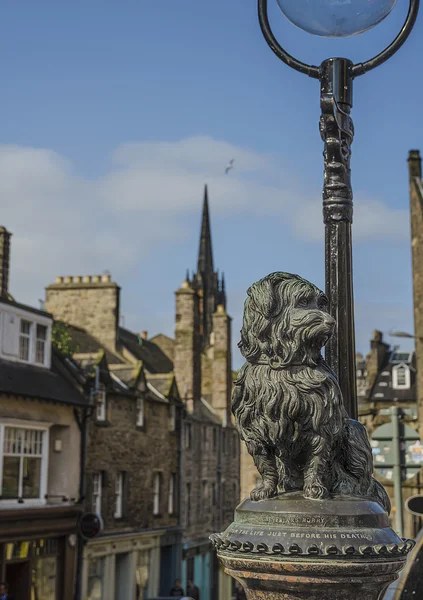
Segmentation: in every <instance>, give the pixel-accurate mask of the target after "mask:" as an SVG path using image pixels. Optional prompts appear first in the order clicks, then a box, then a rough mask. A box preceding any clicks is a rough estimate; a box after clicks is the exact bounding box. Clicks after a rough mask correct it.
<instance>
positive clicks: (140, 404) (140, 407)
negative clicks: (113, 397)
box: [136, 396, 145, 427]
mask: <svg viewBox="0 0 423 600" xmlns="http://www.w3.org/2000/svg"><path fill="white" fill-rule="evenodd" d="M136 411H137V427H144V426H145V401H144V398H143V397H142V396H137V406H136Z"/></svg>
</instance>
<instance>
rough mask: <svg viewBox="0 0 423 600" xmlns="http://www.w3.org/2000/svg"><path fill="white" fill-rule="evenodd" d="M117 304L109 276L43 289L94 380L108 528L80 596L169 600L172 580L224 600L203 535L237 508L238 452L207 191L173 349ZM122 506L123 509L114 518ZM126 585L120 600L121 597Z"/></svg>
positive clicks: (226, 324)
mask: <svg viewBox="0 0 423 600" xmlns="http://www.w3.org/2000/svg"><path fill="white" fill-rule="evenodd" d="M119 305H120V288H119V286H118V285H117V284H115V283H114V282H112V280H111V276H110V275H99V276H91V277H89V276H73V277H58V278H57V280H56V283H55V284H53V285H50V286H48V288H47V289H46V308H47V309H48V310H49V311H50V312H51V313H52V314H53V315H54V316H55V318H56V319H60V320H61V321H64V322H65V323H67V324H68V325H69V333H70V335H71V337H72V344H73V347H74V355H73V356H74V359H75V361H77V362H78V364H79V365H80V366H81V367H83V368H84V369H86V370H91V372H92V370H93V369H94V371H95V372H96V373H98V375H97V383H96V415H97V418H96V419H95V420H94V422H93V423H91V424H90V425H89V444H88V452H87V502H88V503H91V504H90V506H91V507H93V506H94V503H95V502H96V512H98V511H100V512H101V513H102V514H103V515H105V525H106V527H105V532H104V534H103V535H102V536H101V537H99V538H98V539H96V540H95V541H93V542H90V544H88V545H87V547H86V550H85V563H84V564H85V570H84V593H86V594H88V596H87V597H88V598H90V596H89V594H90V593H92V594H95V593H98V588H100V587H101V589H103V590H105V591H104V594H105V595H104V596H102V598H103V600H108V599H109V598H110V599H111V598H114V599H115V598H117V599H120V598H122V600H123V598H125V600H127V599H128V600H132V598H135V596H133V595H131V594H135V593H136V591H135V589H136V586H137V585H138V588H142V589H140V590H139V593H140V594H145V595H147V596H149V597H154V596H158V595H161V596H166V595H168V594H169V590H170V588H171V586H172V584H173V579H175V578H176V577H181V578H182V581H183V584H184V586H186V583H187V581H188V580H192V581H193V582H194V583H195V584H196V585H197V586H198V587H199V588H200V592H201V600H212V599H213V600H214V599H216V600H217V599H218V598H221V599H227V600H229V598H230V597H231V580H230V579H229V578H228V577H226V576H225V575H224V574H223V571H222V570H221V569H220V568H219V565H218V563H217V560H216V559H215V553H214V552H212V549H211V545H210V542H209V539H208V536H209V535H210V534H211V533H214V532H216V531H220V530H222V529H223V528H224V527H225V526H226V525H227V524H229V522H230V521H231V520H232V517H233V512H234V508H235V506H236V504H237V502H238V500H239V442H238V436H237V433H236V431H235V429H234V427H233V425H232V421H231V415H230V395H231V388H232V371H231V319H230V317H229V316H228V314H227V312H226V294H225V283H224V280H223V278H219V277H218V275H217V273H216V272H215V271H214V267H213V254H212V244H211V232H210V219H209V208H208V197H207V189H206V191H205V197H204V207H203V218H202V230H201V236H200V252H199V258H198V269H197V273H196V274H195V275H194V277H193V278H190V277H189V276H187V278H186V280H185V281H184V282H183V284H182V286H181V288H180V289H179V290H178V291H177V292H176V315H175V339H171V338H170V337H168V336H165V335H163V334H159V335H157V336H155V337H154V338H152V339H148V334H147V332H146V331H144V332H142V333H141V334H135V333H133V332H131V331H128V330H127V329H124V328H122V327H120V326H119V323H120V314H119ZM180 396H181V397H182V401H183V404H182V402H181V400H180ZM141 407H142V408H141ZM140 411H141V412H140ZM98 415H101V418H100V419H99V418H98ZM140 423H142V424H141V425H140ZM158 441H160V443H158ZM90 486H91V487H90ZM99 490H101V491H100V492H99ZM129 490H131V491H129ZM128 494H129V495H128ZM99 495H100V497H101V502H100V500H98V498H99ZM120 496H121V497H122V502H123V505H124V506H127V507H128V508H127V513H126V516H122V517H120V518H118V519H116V518H115V517H114V512H113V511H114V510H115V509H114V508H113V507H114V506H115V505H116V498H117V497H120ZM158 497H159V498H160V500H158V499H157V498H158ZM171 498H172V500H171ZM103 502H104V503H105V504H104V506H103ZM131 502H132V504H131ZM158 502H159V504H160V508H158V505H157V503H158ZM170 507H171V508H172V511H170ZM181 535H182V536H183V537H182V540H181ZM181 543H182V547H181ZM128 582H129V586H130V591H129V592H128V593H129V595H123V596H121V595H119V594H121V593H123V592H122V591H120V590H125V593H127V592H126V591H127V585H128ZM122 586H123V587H122ZM92 597H94V596H92ZM141 597H142V595H141Z"/></svg>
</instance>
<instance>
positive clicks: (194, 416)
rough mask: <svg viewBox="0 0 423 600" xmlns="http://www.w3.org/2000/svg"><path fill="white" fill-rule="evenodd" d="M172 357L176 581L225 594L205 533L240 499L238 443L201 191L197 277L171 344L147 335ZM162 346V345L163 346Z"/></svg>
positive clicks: (206, 595) (222, 300) (223, 318)
mask: <svg viewBox="0 0 423 600" xmlns="http://www.w3.org/2000/svg"><path fill="white" fill-rule="evenodd" d="M152 341H154V342H155V343H157V344H158V345H160V346H161V348H162V350H163V351H164V352H167V353H168V356H169V358H170V357H172V358H173V362H174V371H175V376H176V381H177V384H178V387H179V390H180V391H181V394H182V396H183V398H184V401H185V406H186V415H185V421H184V439H183V451H182V473H183V481H182V486H183V488H182V494H181V498H182V526H183V543H184V545H183V562H182V580H183V582H184V584H185V583H186V582H187V581H190V580H191V581H194V582H195V583H196V585H197V586H198V587H199V588H200V591H201V598H202V600H212V599H216V598H218V597H220V598H230V597H231V580H229V578H227V577H226V576H225V575H224V574H223V570H222V569H221V568H220V567H219V565H218V563H217V560H216V557H215V553H214V552H213V551H212V549H211V547H210V543H209V540H208V536H209V535H210V534H211V533H213V532H216V531H222V530H223V529H224V528H225V527H226V526H227V525H229V523H230V522H231V521H232V519H233V514H234V509H235V507H236V505H237V504H238V501H239V496H240V445H239V438H238V434H237V432H236V429H235V428H234V426H233V424H232V419H231V393H232V357H231V318H230V316H229V315H228V314H227V312H226V292H225V281H224V277H223V276H222V277H221V278H220V279H219V276H218V273H217V272H215V270H214V264H213V250H212V238H211V228H210V216H209V205H208V191H207V187H206V188H205V192H204V204H203V215H202V225H201V234H200V247H199V255H198V262H197V272H196V273H195V274H194V275H193V276H192V277H189V276H188V275H187V277H186V279H185V281H184V282H183V283H182V285H181V287H180V289H179V290H177V291H176V316H175V340H174V343H173V347H172V349H171V352H169V349H166V347H165V345H164V344H163V336H159V337H156V338H153V340H152ZM167 344H168V346H169V342H168V341H167Z"/></svg>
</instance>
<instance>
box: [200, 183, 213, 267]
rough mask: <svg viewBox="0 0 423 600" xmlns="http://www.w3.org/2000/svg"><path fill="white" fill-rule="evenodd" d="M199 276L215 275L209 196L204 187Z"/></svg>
mask: <svg viewBox="0 0 423 600" xmlns="http://www.w3.org/2000/svg"><path fill="white" fill-rule="evenodd" d="M197 272H198V274H200V273H201V274H203V273H213V250H212V241H211V230H210V215H209V194H208V189H207V185H205V187H204V201H203V217H202V222H201V236H200V249H199V252H198V267H197Z"/></svg>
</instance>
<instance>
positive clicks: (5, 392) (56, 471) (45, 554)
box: [0, 227, 89, 600]
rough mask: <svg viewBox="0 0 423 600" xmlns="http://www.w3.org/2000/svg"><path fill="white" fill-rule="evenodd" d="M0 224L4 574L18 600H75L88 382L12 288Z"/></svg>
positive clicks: (44, 319) (48, 323)
mask: <svg viewBox="0 0 423 600" xmlns="http://www.w3.org/2000/svg"><path fill="white" fill-rule="evenodd" d="M9 261H10V234H9V233H8V232H7V230H6V229H5V228H4V227H2V228H0V488H1V492H0V579H1V580H2V581H7V582H8V584H9V586H10V593H11V594H13V597H14V598H16V599H20V600H30V599H31V600H32V599H34V598H46V599H47V598H48V599H49V600H73V598H74V579H75V568H76V547H77V544H76V532H77V520H78V518H79V516H80V515H81V514H82V505H81V504H80V492H81V471H80V453H81V440H82V436H81V422H82V419H83V417H84V415H85V414H86V413H87V411H88V410H89V405H88V401H87V396H86V394H85V381H84V379H83V378H82V377H80V374H79V372H78V369H77V368H76V366H75V365H74V364H73V363H72V361H70V360H69V359H64V358H63V357H62V356H61V355H59V354H58V353H57V352H56V351H55V350H54V348H52V343H51V339H52V335H51V334H52V327H53V318H52V316H51V315H50V314H49V313H47V312H45V311H40V310H37V309H34V308H31V307H29V306H25V305H22V304H19V303H18V302H16V301H15V300H14V299H13V298H12V297H11V296H10V294H9V291H8V273H9Z"/></svg>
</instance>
